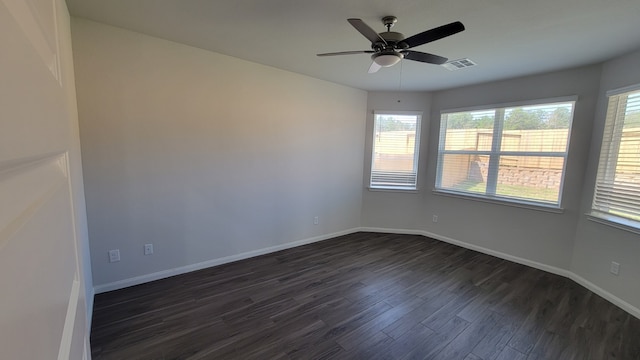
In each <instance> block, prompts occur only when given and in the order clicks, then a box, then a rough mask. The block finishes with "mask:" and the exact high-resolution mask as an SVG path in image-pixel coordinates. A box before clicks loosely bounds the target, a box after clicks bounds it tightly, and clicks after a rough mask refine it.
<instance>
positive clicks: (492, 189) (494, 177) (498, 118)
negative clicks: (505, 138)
mask: <svg viewBox="0 0 640 360" xmlns="http://www.w3.org/2000/svg"><path fill="white" fill-rule="evenodd" d="M494 119H495V120H494V123H493V141H492V142H491V155H489V168H488V171H487V190H486V191H487V195H491V196H493V195H495V194H496V188H497V186H498V170H499V168H500V148H501V146H502V129H503V128H504V108H501V109H496V112H495V117H494Z"/></svg>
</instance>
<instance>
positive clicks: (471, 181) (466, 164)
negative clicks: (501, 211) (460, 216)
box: [440, 154, 489, 194]
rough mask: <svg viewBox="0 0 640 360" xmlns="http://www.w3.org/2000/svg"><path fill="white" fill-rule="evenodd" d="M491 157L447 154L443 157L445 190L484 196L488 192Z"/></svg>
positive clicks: (442, 182) (443, 183)
mask: <svg viewBox="0 0 640 360" xmlns="http://www.w3.org/2000/svg"><path fill="white" fill-rule="evenodd" d="M488 163H489V156H482V155H480V156H479V155H469V154H445V155H444V156H443V157H442V178H441V181H440V184H441V185H440V187H441V188H443V189H448V190H454V191H463V192H471V193H478V194H484V193H485V192H486V190H487V165H488Z"/></svg>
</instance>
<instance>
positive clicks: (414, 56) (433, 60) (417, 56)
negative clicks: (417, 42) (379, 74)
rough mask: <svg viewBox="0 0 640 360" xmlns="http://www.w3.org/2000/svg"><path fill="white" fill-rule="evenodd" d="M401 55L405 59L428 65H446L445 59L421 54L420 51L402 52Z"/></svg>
mask: <svg viewBox="0 0 640 360" xmlns="http://www.w3.org/2000/svg"><path fill="white" fill-rule="evenodd" d="M402 54H403V55H404V58H405V59H409V60H413V61H420V62H424V63H429V64H436V65H442V64H444V63H446V62H447V60H448V59H447V58H445V57H442V56H438V55H433V54H429V53H423V52H420V51H413V50H405V51H403V52H402Z"/></svg>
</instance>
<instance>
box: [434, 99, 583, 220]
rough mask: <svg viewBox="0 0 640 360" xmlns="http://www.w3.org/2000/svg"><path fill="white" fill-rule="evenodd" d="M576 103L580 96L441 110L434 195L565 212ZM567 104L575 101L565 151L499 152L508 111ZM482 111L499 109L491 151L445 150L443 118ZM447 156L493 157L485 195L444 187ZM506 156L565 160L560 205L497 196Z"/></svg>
mask: <svg viewBox="0 0 640 360" xmlns="http://www.w3.org/2000/svg"><path fill="white" fill-rule="evenodd" d="M577 101H578V97H577V96H564V97H556V98H547V99H537V100H529V101H521V102H512V103H503V104H492V105H484V106H475V107H466V108H456V109H446V110H442V111H441V112H440V116H441V120H440V136H439V139H438V160H437V167H436V183H435V188H434V189H433V192H434V194H440V195H449V196H454V197H460V198H463V199H471V200H479V201H485V202H491V203H497V204H502V205H510V206H516V207H521V208H531V209H537V210H545V211H550V212H557V213H559V212H562V211H563V208H562V198H563V194H564V191H563V190H564V180H565V176H566V170H567V158H568V155H569V146H570V143H571V127H572V125H573V116H574V113H575V106H576V102H577ZM568 102H572V103H573V107H572V111H571V123H570V124H569V129H568V138H567V147H566V150H565V151H564V152H552V151H545V152H542V151H541V152H533V151H501V150H500V149H501V145H502V130H503V125H504V120H505V117H504V110H505V109H507V108H514V107H526V106H536V105H546V104H555V103H568ZM482 110H496V116H495V118H494V126H493V134H492V137H493V139H494V141H493V142H492V145H491V150H490V151H471V150H445V149H444V147H445V137H446V131H447V127H446V120H443V117H442V116H443V115H446V114H451V113H459V112H471V111H482ZM499 113H501V114H499ZM443 125H444V126H443ZM447 154H470V155H486V156H489V157H490V162H489V168H490V170H489V174H488V175H487V178H488V179H487V189H486V191H485V193H484V194H481V193H476V192H466V191H457V190H453V189H448V188H442V187H441V181H442V166H443V158H444V155H447ZM503 156H544V157H559V158H562V159H563V160H564V166H563V168H562V175H561V180H560V188H559V192H558V202H557V203H549V202H543V201H536V200H535V199H518V198H511V197H506V196H501V195H498V194H496V190H497V189H496V188H497V178H498V175H497V174H498V170H499V163H500V158H501V157H503Z"/></svg>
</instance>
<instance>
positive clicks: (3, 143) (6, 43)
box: [0, 0, 91, 360]
mask: <svg viewBox="0 0 640 360" xmlns="http://www.w3.org/2000/svg"><path fill="white" fill-rule="evenodd" d="M75 106H76V105H75V89H74V81H73V65H72V57H71V37H70V30H69V14H68V12H67V9H66V5H65V3H64V0H0V359H12V360H18V359H29V360H38V359H45V360H50V359H56V358H57V359H67V358H68V359H83V358H88V357H90V356H89V355H88V354H87V352H88V339H87V334H88V330H87V318H88V317H87V305H86V304H87V297H86V295H87V292H86V288H87V287H88V286H89V287H90V285H88V284H90V283H91V280H90V279H85V277H90V275H89V274H90V272H89V271H87V273H85V270H84V269H85V268H86V267H87V266H86V264H85V263H88V261H87V260H86V259H85V256H84V253H85V252H84V250H83V248H84V246H85V242H86V235H85V234H86V214H84V211H85V210H84V204H83V202H84V195H83V190H82V175H81V170H80V165H79V164H80V158H79V145H78V144H79V142H78V131H77V126H78V124H77V110H76V107H75ZM90 294H91V293H89V299H90V298H91V295H90ZM90 302H91V301H90Z"/></svg>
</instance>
